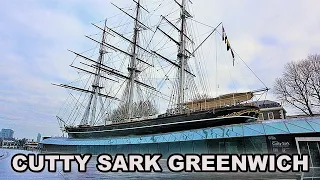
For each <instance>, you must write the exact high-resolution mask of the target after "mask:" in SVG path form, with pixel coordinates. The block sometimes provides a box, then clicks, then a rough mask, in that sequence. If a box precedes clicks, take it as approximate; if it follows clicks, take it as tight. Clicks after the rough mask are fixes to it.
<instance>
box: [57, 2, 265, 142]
mask: <svg viewBox="0 0 320 180" xmlns="http://www.w3.org/2000/svg"><path fill="white" fill-rule="evenodd" d="M174 2H175V3H176V5H177V7H179V9H180V17H178V19H177V20H175V22H172V21H170V20H169V18H167V17H168V16H164V15H162V16H161V17H160V19H161V20H160V23H158V24H157V25H156V26H153V27H150V26H149V25H147V24H146V23H145V22H143V20H144V19H143V18H142V14H143V13H142V11H143V12H144V13H147V14H148V13H150V12H149V10H148V9H147V8H146V7H144V6H143V5H142V4H141V3H140V0H138V1H134V4H135V12H134V13H133V14H134V15H131V14H129V13H128V12H127V11H126V10H124V9H123V8H120V7H118V6H117V5H115V4H113V5H114V6H115V7H116V9H118V10H119V11H120V12H121V13H123V14H124V15H126V16H128V17H129V18H131V20H132V23H133V33H132V37H131V38H130V37H127V36H126V35H125V34H124V33H122V32H118V31H117V28H112V27H109V26H108V19H107V20H105V21H104V26H103V27H101V26H98V25H96V24H93V25H94V26H95V27H96V28H97V29H98V30H100V31H101V34H102V37H101V39H100V40H97V39H95V38H93V37H92V36H86V37H87V38H88V39H90V40H91V41H93V42H94V43H97V44H98V46H99V51H98V58H97V59H93V58H91V57H88V56H86V55H84V54H82V53H77V52H75V51H71V50H70V51H71V52H72V53H74V54H75V55H76V56H77V57H78V58H80V59H81V60H82V61H81V62H80V64H81V65H82V67H80V66H75V65H74V64H72V65H70V66H71V67H73V68H75V69H76V70H77V71H79V72H82V73H86V74H89V75H90V78H89V80H87V82H86V86H85V87H78V86H74V85H72V84H54V85H56V86H60V87H63V88H68V89H71V90H74V91H78V92H81V93H84V97H85V98H83V100H80V99H81V98H82V95H80V96H78V97H75V96H73V99H74V100H76V107H75V108H74V109H73V111H72V112H71V113H73V114H71V115H69V116H68V117H69V119H67V120H66V119H64V118H62V117H60V116H57V119H58V121H59V123H60V125H61V128H62V129H63V131H65V132H66V133H68V136H69V137H70V138H103V137H114V136H132V135H147V134H157V133H167V132H174V131H181V130H190V129H198V128H206V127H212V126H218V125H227V124H235V123H244V122H252V121H255V120H256V118H257V116H258V113H259V109H258V107H256V106H254V105H251V104H248V103H246V102H248V101H249V100H250V99H252V97H253V96H254V93H256V92H261V91H266V90H267V88H265V89H262V90H258V91H250V92H243V93H230V94H225V95H221V96H218V97H215V98H209V97H201V93H198V92H196V90H197V87H195V86H196V85H195V79H196V78H197V76H196V75H195V73H194V72H192V70H191V67H190V65H189V62H190V61H192V60H193V61H196V60H197V57H196V53H197V50H198V49H199V48H200V47H201V46H202V45H203V44H205V43H206V40H207V39H208V38H209V37H210V36H211V35H212V34H213V33H214V32H215V31H217V29H218V28H219V27H221V26H222V23H220V24H219V25H218V26H217V27H215V28H213V30H212V32H211V33H210V34H209V35H208V36H207V37H206V38H205V39H204V40H203V41H202V42H201V43H200V44H198V45H195V43H194V42H193V40H192V38H191V34H189V32H190V31H188V28H187V25H188V21H190V20H191V19H192V18H193V16H192V15H191V14H190V13H189V12H188V10H187V3H188V1H187V0H182V2H181V3H179V2H177V1H174ZM163 24H165V25H167V26H169V27H170V28H169V29H171V30H172V31H176V34H177V35H178V38H175V37H172V35H171V34H174V33H172V32H171V34H170V32H166V31H165V30H164V28H162V26H164V25H163ZM222 29H223V31H222V36H223V40H224V41H225V44H226V45H227V50H228V51H229V50H231V53H232V56H233V58H234V53H233V50H232V49H231V46H230V43H229V40H228V39H227V36H226V34H225V32H224V28H223V27H222ZM146 33H149V34H150V33H151V34H152V36H151V39H150V40H149V39H148V40H147V41H148V42H149V44H146V43H143V42H142V39H143V38H144V37H142V36H143V35H144V34H146ZM159 33H160V34H161V35H163V36H164V38H166V40H169V42H170V43H173V44H174V46H175V47H174V49H176V53H175V54H176V59H172V58H169V57H167V56H166V54H161V51H160V52H159V51H157V50H156V49H153V48H151V46H150V42H152V41H153V39H152V38H154V37H155V34H159ZM113 38H114V39H118V40H119V41H118V44H119V43H127V45H128V47H129V48H128V49H129V51H127V50H124V49H121V45H114V44H112V42H114V40H113ZM177 39H178V40H177ZM113 54H116V55H113ZM167 54H168V53H167ZM117 56H118V57H117ZM119 57H120V58H119ZM121 58H124V59H126V61H122V62H121V63H122V64H121V65H122V67H125V65H124V63H125V62H127V66H126V67H127V68H126V71H127V72H123V71H121V70H120V69H121V68H120V67H116V65H118V64H119V63H114V61H119V59H121ZM155 61H163V62H160V63H159V64H160V69H161V68H162V66H171V67H172V68H174V69H175V70H173V71H175V73H174V75H173V76H172V77H169V75H168V74H164V79H165V80H167V81H172V86H173V87H172V88H170V89H171V90H172V92H171V95H170V96H167V97H168V98H169V100H168V101H169V104H170V105H169V106H168V107H169V108H168V109H167V111H166V113H163V114H157V113H158V110H157V108H156V105H155V103H156V102H155V100H154V99H153V97H155V96H156V95H155V94H158V96H159V94H160V96H163V93H162V92H161V90H160V89H158V87H154V86H153V85H152V82H151V83H148V82H144V80H148V79H147V75H146V73H150V72H151V73H152V70H150V69H155V68H157V67H156V65H155V64H156V63H155ZM83 66H84V67H83ZM158 68H159V66H158ZM122 69H123V68H122ZM156 71H159V69H156ZM158 74H160V73H158ZM170 78H171V79H170ZM156 83H158V84H159V83H161V82H160V81H159V80H158V81H156ZM156 83H154V84H156ZM120 84H121V85H120ZM115 87H117V88H115ZM190 87H192V88H190ZM121 91H122V92H121ZM187 91H188V92H187ZM192 91H194V92H192ZM142 93H145V95H142ZM187 95H189V96H190V95H191V97H192V99H190V98H189V101H188V100H187V98H186V96H187ZM80 101H81V102H80ZM70 117H71V118H70ZM72 118H73V122H79V121H80V123H79V124H78V125H76V124H72V123H71V124H68V121H69V123H70V119H72ZM110 122H111V123H110Z"/></svg>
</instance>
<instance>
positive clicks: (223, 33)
mask: <svg viewBox="0 0 320 180" xmlns="http://www.w3.org/2000/svg"><path fill="white" fill-rule="evenodd" d="M224 36H225V31H224V27H223V26H222V41H224Z"/></svg>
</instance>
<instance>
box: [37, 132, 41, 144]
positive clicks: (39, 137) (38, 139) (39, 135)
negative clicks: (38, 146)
mask: <svg viewBox="0 0 320 180" xmlns="http://www.w3.org/2000/svg"><path fill="white" fill-rule="evenodd" d="M40 141H41V134H40V133H38V136H37V142H40Z"/></svg>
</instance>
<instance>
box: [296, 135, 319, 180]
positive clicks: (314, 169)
mask: <svg viewBox="0 0 320 180" xmlns="http://www.w3.org/2000/svg"><path fill="white" fill-rule="evenodd" d="M296 144H297V150H298V153H299V154H308V155H309V157H310V159H309V161H310V163H309V164H310V171H309V172H307V173H304V172H303V173H302V174H301V179H320V137H296Z"/></svg>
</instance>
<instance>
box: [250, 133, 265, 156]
mask: <svg viewBox="0 0 320 180" xmlns="http://www.w3.org/2000/svg"><path fill="white" fill-rule="evenodd" d="M244 145H245V150H246V153H250V154H255V153H257V152H259V153H268V148H267V142H266V137H265V136H259V137H248V138H244Z"/></svg>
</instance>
